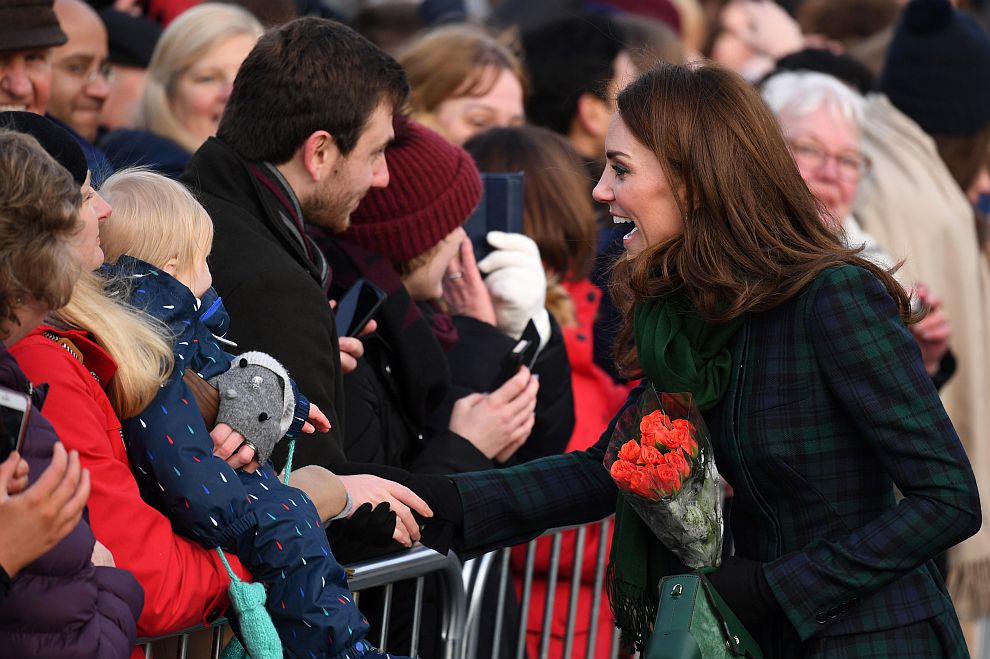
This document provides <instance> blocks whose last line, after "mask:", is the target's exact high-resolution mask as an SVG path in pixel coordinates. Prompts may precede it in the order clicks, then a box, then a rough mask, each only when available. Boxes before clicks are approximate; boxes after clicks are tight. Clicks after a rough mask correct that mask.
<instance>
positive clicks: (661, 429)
mask: <svg viewBox="0 0 990 659" xmlns="http://www.w3.org/2000/svg"><path fill="white" fill-rule="evenodd" d="M669 424H670V419H669V418H667V415H666V414H664V413H663V412H661V411H660V410H655V411H653V412H650V413H649V414H647V415H646V416H644V417H643V418H642V419H640V421H639V432H640V435H642V442H643V444H653V443H655V442H657V441H658V440H659V439H660V436H661V435H662V434H663V433H666V432H667V426H668V425H669Z"/></svg>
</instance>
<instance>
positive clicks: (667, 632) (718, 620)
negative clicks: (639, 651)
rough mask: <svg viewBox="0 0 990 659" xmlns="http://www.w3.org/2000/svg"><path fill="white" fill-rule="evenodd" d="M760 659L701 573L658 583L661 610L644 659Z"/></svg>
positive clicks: (747, 636)
mask: <svg viewBox="0 0 990 659" xmlns="http://www.w3.org/2000/svg"><path fill="white" fill-rule="evenodd" d="M723 657H724V658H726V659H730V658H738V657H749V658H750V659H763V653H762V652H761V651H760V646H758V645H757V644H756V641H754V640H753V638H752V637H751V636H750V635H749V633H748V632H747V631H746V628H745V627H743V625H742V623H741V622H739V619H738V618H736V616H735V614H733V613H732V610H731V609H729V607H728V606H727V605H726V603H725V601H723V600H722V598H721V597H720V596H719V594H718V592H716V590H715V588H713V587H712V585H711V583H710V582H709V581H708V577H706V576H705V575H704V574H703V573H702V572H693V573H691V574H675V575H672V576H669V577H664V578H663V580H662V581H661V582H660V606H659V607H658V608H657V619H656V622H655V623H654V625H653V634H652V636H651V637H650V644H649V645H648V646H647V649H646V654H644V655H643V658H644V659H722V658H723Z"/></svg>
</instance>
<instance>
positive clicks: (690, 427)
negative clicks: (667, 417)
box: [673, 419, 694, 435]
mask: <svg viewBox="0 0 990 659" xmlns="http://www.w3.org/2000/svg"><path fill="white" fill-rule="evenodd" d="M673 426H674V428H683V429H684V430H687V431H688V432H689V433H690V434H692V435H693V434H694V424H693V423H691V422H690V421H688V420H687V419H674V422H673Z"/></svg>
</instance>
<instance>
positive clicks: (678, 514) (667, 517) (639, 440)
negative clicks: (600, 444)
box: [605, 385, 722, 568]
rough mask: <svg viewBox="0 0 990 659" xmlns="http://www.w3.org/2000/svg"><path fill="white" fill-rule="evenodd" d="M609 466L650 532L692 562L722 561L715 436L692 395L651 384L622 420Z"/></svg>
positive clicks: (612, 444) (684, 560)
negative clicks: (658, 387) (656, 388)
mask: <svg viewBox="0 0 990 659" xmlns="http://www.w3.org/2000/svg"><path fill="white" fill-rule="evenodd" d="M605 467H606V468H607V469H608V470H609V473H610V474H611V476H612V479H613V480H614V481H615V484H616V486H618V488H619V491H620V492H621V493H622V494H623V496H625V497H626V500H627V501H628V502H629V504H630V505H631V506H632V507H633V509H634V510H635V511H636V512H637V513H638V514H639V516H640V517H641V518H642V519H643V521H644V522H645V523H646V525H647V526H649V528H650V530H652V531H653V533H654V534H655V535H656V536H657V538H659V539H660V541H661V542H663V544H664V545H665V546H666V547H667V549H669V550H670V551H672V552H673V553H674V554H675V555H676V556H677V557H678V558H679V559H680V560H681V562H682V563H684V565H686V566H688V567H690V568H700V567H704V566H712V567H717V566H718V564H719V561H720V559H721V553H722V506H721V501H720V498H719V497H720V495H719V487H718V483H719V476H718V471H717V470H716V468H715V460H714V458H713V456H712V446H711V439H710V438H709V435H708V429H707V428H706V427H705V423H704V421H703V420H702V418H701V412H700V411H699V410H698V408H697V406H696V405H695V404H694V402H693V400H692V397H691V394H671V393H660V394H658V393H657V392H656V390H654V389H653V386H652V385H650V386H649V387H648V388H647V390H646V391H645V392H644V393H643V396H642V397H641V398H640V403H639V405H638V406H634V407H631V408H629V410H627V411H626V412H625V414H623V416H622V417H621V418H620V419H619V421H618V422H617V423H616V425H615V430H614V431H613V433H612V439H611V442H610V443H609V447H608V449H607V450H606V452H605Z"/></svg>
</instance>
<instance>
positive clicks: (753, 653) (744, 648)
mask: <svg viewBox="0 0 990 659" xmlns="http://www.w3.org/2000/svg"><path fill="white" fill-rule="evenodd" d="M715 569H716V568H713V567H703V568H700V569H698V570H696V571H695V573H694V574H696V575H697V576H698V583H699V584H700V585H701V590H702V591H703V592H704V593H705V597H707V598H708V602H709V603H710V604H711V605H712V610H713V611H714V612H715V615H716V616H717V617H718V621H719V624H720V625H721V627H722V634H723V635H724V636H725V641H726V645H727V646H728V648H729V651H730V652H731V653H732V654H734V655H736V656H737V657H749V658H750V659H762V657H763V653H762V652H761V651H760V649H759V647H760V646H759V645H758V644H757V643H756V641H755V640H753V637H752V636H750V634H749V632H748V631H747V630H746V627H745V626H744V625H743V624H742V622H740V621H739V618H737V617H736V614H735V613H733V612H732V609H731V608H729V605H728V604H726V603H725V600H723V599H722V596H721V595H719V594H718V591H717V590H715V587H714V586H713V585H712V583H711V581H709V580H708V577H707V576H706V575H708V574H711V573H712V572H714V571H715Z"/></svg>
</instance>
